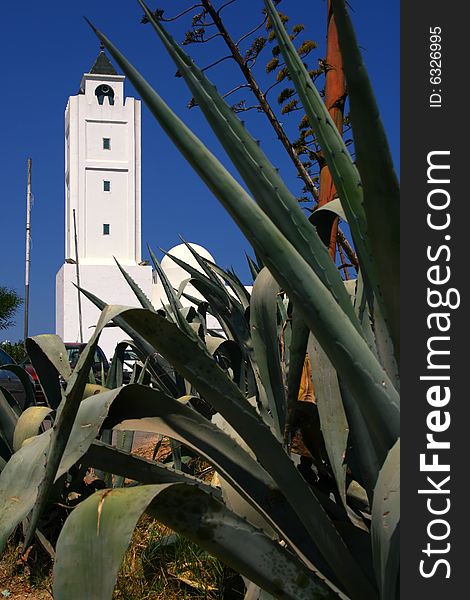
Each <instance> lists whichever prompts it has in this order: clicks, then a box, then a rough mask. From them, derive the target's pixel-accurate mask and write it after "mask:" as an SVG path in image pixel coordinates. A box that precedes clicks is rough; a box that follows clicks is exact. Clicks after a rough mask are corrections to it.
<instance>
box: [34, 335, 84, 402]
mask: <svg viewBox="0 0 470 600" xmlns="http://www.w3.org/2000/svg"><path fill="white" fill-rule="evenodd" d="M25 345H26V351H27V352H28V355H29V358H30V359H31V363H32V365H33V367H34V369H35V371H36V374H37V376H38V379H39V383H40V384H41V387H42V389H43V392H44V396H45V398H46V402H47V403H48V405H49V406H50V407H51V408H52V409H54V410H56V409H57V407H58V406H59V404H60V403H61V401H62V388H61V386H60V381H59V375H60V376H61V377H62V378H63V379H64V381H68V380H69V378H70V375H71V373H72V370H71V368H70V364H69V359H68V354H67V350H66V348H65V346H64V342H63V341H62V340H61V339H60V337H59V336H58V335H52V334H44V335H37V336H34V337H32V338H28V339H27V340H26V343H25Z"/></svg>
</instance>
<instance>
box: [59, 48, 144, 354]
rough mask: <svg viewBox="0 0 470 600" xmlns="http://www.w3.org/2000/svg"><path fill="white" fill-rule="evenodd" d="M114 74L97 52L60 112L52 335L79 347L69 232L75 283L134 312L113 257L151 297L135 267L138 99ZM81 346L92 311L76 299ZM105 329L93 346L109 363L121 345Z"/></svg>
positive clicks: (90, 328)
mask: <svg viewBox="0 0 470 600" xmlns="http://www.w3.org/2000/svg"><path fill="white" fill-rule="evenodd" d="M124 79H125V78H124V76H122V75H118V74H117V73H116V71H115V70H114V67H113V65H112V64H111V62H110V61H109V59H108V57H107V56H106V54H105V53H104V51H103V50H101V51H100V53H99V55H98V58H97V59H96V61H95V64H94V65H93V66H92V68H91V69H90V72H89V73H85V74H84V76H83V78H82V82H81V86H80V90H79V93H78V94H77V95H76V96H70V98H69V101H68V104H67V108H66V110H65V263H64V264H63V265H62V267H61V269H60V270H59V272H58V273H57V277H56V330H57V333H58V334H59V335H60V336H61V337H62V339H63V340H64V341H66V342H77V341H80V319H79V307H78V295H77V290H76V288H75V287H74V286H73V283H75V284H76V283H77V267H76V261H75V259H76V252H75V227H74V214H75V222H76V234H77V250H78V263H79V276H80V285H81V287H82V288H84V289H87V290H88V291H90V292H93V293H94V294H95V295H96V296H98V297H99V298H101V299H102V300H104V301H105V302H106V303H108V304H124V305H130V306H137V303H136V299H135V296H134V294H133V292H132V291H131V289H130V288H129V286H128V284H127V283H126V282H125V280H124V278H123V276H122V275H121V273H120V271H119V269H118V267H117V266H116V264H115V262H114V259H113V256H115V257H116V258H117V259H118V260H119V262H120V263H121V264H122V265H123V266H124V267H125V269H126V271H127V272H128V273H129V274H130V275H131V276H132V278H133V279H134V280H136V281H137V283H138V284H139V285H140V287H141V288H142V289H143V291H144V292H145V293H146V294H147V295H148V297H149V298H150V297H151V295H152V272H151V267H149V266H145V265H142V264H141V216H140V101H139V100H135V99H134V98H125V97H124ZM81 308H82V331H83V341H88V339H89V338H90V337H91V335H92V333H93V326H94V325H95V324H96V322H97V319H98V316H99V311H98V310H97V309H96V308H95V307H94V305H92V304H91V303H90V302H89V301H88V300H87V299H86V298H84V297H83V296H82V299H81ZM125 337H126V336H125V334H124V333H123V332H122V331H121V330H120V329H117V328H112V329H105V330H104V332H103V334H102V336H101V338H100V339H101V341H100V346H101V347H102V348H103V350H104V351H105V354H106V355H107V356H108V357H111V356H112V354H113V352H114V347H115V345H116V343H117V342H119V341H120V340H122V339H125Z"/></svg>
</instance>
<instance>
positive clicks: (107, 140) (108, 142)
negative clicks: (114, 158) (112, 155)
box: [103, 138, 111, 150]
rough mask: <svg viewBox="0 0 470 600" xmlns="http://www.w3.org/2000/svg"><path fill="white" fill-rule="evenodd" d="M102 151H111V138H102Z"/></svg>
mask: <svg viewBox="0 0 470 600" xmlns="http://www.w3.org/2000/svg"><path fill="white" fill-rule="evenodd" d="M103 150H111V138H103Z"/></svg>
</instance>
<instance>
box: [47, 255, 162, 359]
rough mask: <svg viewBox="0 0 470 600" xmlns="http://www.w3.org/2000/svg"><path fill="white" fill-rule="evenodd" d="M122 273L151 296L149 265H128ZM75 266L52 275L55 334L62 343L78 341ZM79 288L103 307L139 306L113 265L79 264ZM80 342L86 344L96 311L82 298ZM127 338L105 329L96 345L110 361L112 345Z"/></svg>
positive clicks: (70, 265) (96, 316)
mask: <svg viewBox="0 0 470 600" xmlns="http://www.w3.org/2000/svg"><path fill="white" fill-rule="evenodd" d="M126 271H127V272H128V273H129V275H130V276H131V277H132V278H133V279H134V281H136V282H137V284H138V285H139V286H140V288H141V289H142V290H143V291H144V292H145V294H146V295H147V296H148V297H149V298H150V297H151V295H152V269H151V267H149V266H137V265H136V266H128V267H126ZM76 282H77V278H76V267H75V265H73V264H67V263H66V264H64V265H62V267H61V269H60V270H59V272H58V273H57V276H56V295H57V299H58V302H57V307H56V332H57V334H58V335H59V336H60V337H61V338H62V339H63V340H64V342H79V341H80V324H79V320H78V293H77V288H76V287H75V286H74V284H76ZM80 285H81V287H82V288H83V289H85V290H87V291H90V292H92V293H94V294H95V295H96V296H98V297H99V298H100V299H101V300H103V301H104V302H106V303H107V304H122V305H124V306H139V307H140V305H139V304H138V302H137V301H136V297H135V295H134V292H133V291H132V290H131V288H130V287H129V285H128V283H127V282H126V281H125V279H124V277H123V276H122V274H121V272H120V271H119V269H118V267H117V266H116V265H115V266H114V267H112V266H111V265H83V266H80ZM81 303H82V323H83V339H84V341H85V342H87V341H88V340H89V339H90V337H91V336H92V335H93V332H94V327H95V325H96V323H97V322H98V318H99V316H100V311H99V310H98V308H96V307H95V305H94V304H93V303H92V302H90V300H88V299H87V298H85V297H84V296H83V295H82V299H81ZM125 339H128V336H127V335H126V334H125V332H124V331H122V330H121V329H120V328H119V327H109V328H108V327H107V328H105V329H104V330H103V333H102V334H101V337H100V341H99V345H100V346H101V348H102V349H103V351H104V353H105V354H106V356H107V357H108V359H111V358H112V356H113V354H114V350H115V348H116V345H117V344H118V343H119V342H120V341H122V340H125Z"/></svg>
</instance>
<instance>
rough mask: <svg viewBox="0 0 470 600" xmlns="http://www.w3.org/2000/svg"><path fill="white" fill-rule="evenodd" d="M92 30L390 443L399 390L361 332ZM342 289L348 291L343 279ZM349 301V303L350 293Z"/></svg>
mask: <svg viewBox="0 0 470 600" xmlns="http://www.w3.org/2000/svg"><path fill="white" fill-rule="evenodd" d="M96 33H97V35H98V37H99V38H100V39H101V40H102V41H103V43H104V44H105V46H106V47H107V48H108V50H109V52H110V53H111V55H112V56H113V58H114V59H115V60H116V62H117V63H118V64H119V66H120V67H121V69H122V70H123V71H124V72H125V74H126V75H127V76H128V77H129V80H130V81H131V82H132V84H133V85H134V87H135V88H136V90H137V91H138V92H139V93H140V95H141V96H142V99H143V100H144V101H145V102H146V104H147V105H148V106H149V108H150V110H151V111H152V112H153V114H154V116H155V117H156V118H157V120H158V121H159V122H160V124H161V125H162V127H163V128H164V129H165V131H166V132H167V134H168V135H169V136H170V138H171V139H172V140H173V142H174V143H175V144H176V146H177V147H178V148H179V149H180V151H181V152H182V153H183V155H184V156H185V157H186V158H187V160H188V161H189V162H190V164H191V165H192V166H193V168H194V169H195V170H196V172H197V173H198V174H199V175H200V176H201V178H202V179H203V180H204V181H205V182H206V184H207V185H208V187H209V188H210V189H211V190H212V192H213V193H214V195H215V196H216V197H217V198H219V200H220V201H221V202H222V204H223V205H224V206H225V207H226V208H227V210H228V211H229V212H230V214H231V215H232V217H233V218H234V219H235V221H236V222H237V223H238V225H239V226H240V228H241V229H242V231H243V232H244V233H245V235H246V236H247V237H248V239H249V240H250V242H251V243H252V245H253V247H254V248H255V250H256V251H257V252H259V254H260V256H261V257H262V259H263V262H264V264H265V265H266V266H267V267H268V268H269V270H270V271H271V273H272V274H273V276H274V277H275V279H276V281H277V282H278V283H279V284H280V285H281V286H282V287H283V289H284V290H285V291H286V293H287V294H288V295H289V297H290V298H291V300H292V301H293V302H294V303H296V304H297V306H298V308H299V311H300V312H301V314H302V315H303V318H304V320H305V322H306V323H307V325H308V326H309V328H310V330H311V331H312V332H313V333H314V334H315V337H316V338H317V339H318V340H319V342H320V343H321V345H322V347H323V348H324V350H325V352H326V353H327V355H328V357H329V358H330V360H331V362H332V363H333V364H334V366H335V368H336V370H337V371H340V372H341V373H342V376H343V378H344V379H345V381H347V383H348V386H349V387H350V389H351V391H352V392H353V394H354V396H355V398H356V399H357V402H360V403H361V408H362V407H363V408H364V415H365V418H366V419H367V424H368V426H369V427H370V428H374V429H376V430H377V431H378V432H380V435H382V436H383V439H384V440H386V443H387V444H388V446H389V447H391V446H392V445H393V443H394V442H395V440H396V439H397V437H398V432H399V400H398V394H397V392H396V390H395V389H394V387H393V385H392V383H391V382H390V380H389V378H388V376H387V374H386V373H385V372H384V370H383V368H382V366H381V365H380V363H379V362H378V361H377V359H376V358H375V356H374V355H373V354H372V352H371V351H370V349H369V348H368V346H367V344H366V342H365V341H364V339H363V337H362V334H360V333H359V332H358V330H357V329H356V327H355V325H353V323H352V321H351V319H350V318H349V316H348V315H346V314H345V312H344V311H343V309H342V308H341V307H340V306H338V303H337V302H336V300H335V299H334V298H333V296H332V295H331V293H330V291H329V290H328V289H327V288H326V287H325V286H324V285H323V283H322V282H321V280H320V279H319V277H318V276H317V274H316V273H315V272H314V271H313V270H312V269H311V268H310V267H309V265H308V264H307V263H306V261H305V260H304V259H303V258H302V256H300V254H299V253H298V252H297V251H296V250H295V248H294V247H293V246H292V244H291V243H290V242H289V241H288V240H286V238H285V237H284V236H283V235H282V234H281V233H280V232H279V230H278V229H277V228H276V227H275V226H274V224H273V223H272V222H271V220H270V219H269V218H268V217H267V216H266V214H265V213H264V212H263V211H262V210H261V209H260V208H259V207H258V205H257V204H256V203H255V202H253V200H252V199H251V198H250V197H249V196H248V194H247V193H246V192H245V190H244V189H243V188H242V187H241V186H240V185H239V184H238V183H237V182H236V181H235V180H234V179H233V177H232V176H231V175H230V174H229V173H228V172H227V170H226V169H225V168H224V167H223V166H222V165H221V164H220V162H219V161H218V160H217V159H216V158H215V157H214V156H213V154H211V153H210V152H209V151H208V150H207V148H206V147H205V146H204V145H203V144H202V143H201V141H200V140H199V139H198V138H197V137H196V136H194V134H193V133H192V132H191V131H190V130H189V129H188V128H187V127H186V126H185V125H184V123H183V122H182V121H181V120H180V119H178V117H176V115H175V114H174V113H173V112H172V111H171V110H170V109H169V107H168V106H167V105H166V104H165V103H164V102H163V101H162V100H161V98H160V97H159V96H158V95H157V94H156V92H155V91H154V90H153V89H152V88H151V86H150V85H149V84H148V83H147V82H146V81H145V80H144V79H143V77H142V76H141V75H140V74H139V73H138V72H137V71H136V69H135V68H134V67H133V66H132V65H130V63H129V62H128V61H127V60H126V59H125V58H124V56H123V55H122V54H121V53H120V52H119V51H118V50H117V48H116V47H115V46H114V45H113V44H112V43H111V42H110V41H109V40H108V39H107V38H106V37H105V36H104V35H103V34H101V33H100V32H98V31H97V32H96ZM341 289H342V290H343V292H344V293H345V294H346V292H345V290H344V285H343V284H342V283H341ZM346 297H347V294H346ZM347 301H348V303H349V305H351V303H350V301H349V298H348V299H347Z"/></svg>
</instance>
